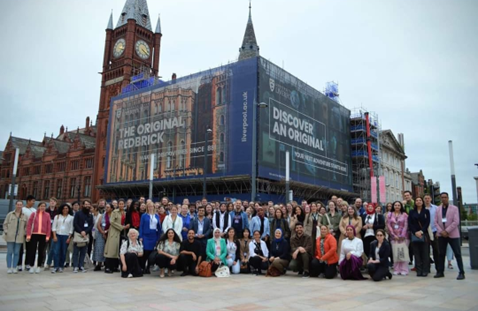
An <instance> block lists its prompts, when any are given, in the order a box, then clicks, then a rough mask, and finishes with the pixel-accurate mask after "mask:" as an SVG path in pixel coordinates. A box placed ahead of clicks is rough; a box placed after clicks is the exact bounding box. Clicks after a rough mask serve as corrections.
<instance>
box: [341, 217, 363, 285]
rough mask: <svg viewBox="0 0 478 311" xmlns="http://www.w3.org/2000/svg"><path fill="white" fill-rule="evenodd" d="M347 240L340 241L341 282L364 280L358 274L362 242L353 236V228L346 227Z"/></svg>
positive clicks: (359, 273) (360, 263)
mask: <svg viewBox="0 0 478 311" xmlns="http://www.w3.org/2000/svg"><path fill="white" fill-rule="evenodd" d="M345 233H346V235H347V238H345V239H344V240H343V241H342V246H341V248H340V249H341V251H340V259H339V271H340V277H341V278H342V279H343V280H366V279H365V278H364V277H363V275H362V273H361V272H360V267H362V263H363V261H362V254H363V242H362V240H360V239H359V238H357V237H356V236H355V234H356V233H355V227H354V226H352V225H348V226H347V227H346V229H345Z"/></svg>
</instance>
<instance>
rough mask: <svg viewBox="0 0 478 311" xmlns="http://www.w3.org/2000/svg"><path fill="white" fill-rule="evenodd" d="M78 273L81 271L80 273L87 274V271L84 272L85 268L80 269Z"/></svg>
mask: <svg viewBox="0 0 478 311" xmlns="http://www.w3.org/2000/svg"><path fill="white" fill-rule="evenodd" d="M80 271H81V272H82V273H86V272H88V270H86V269H85V268H83V267H81V268H80Z"/></svg>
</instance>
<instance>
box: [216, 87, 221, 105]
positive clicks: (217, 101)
mask: <svg viewBox="0 0 478 311" xmlns="http://www.w3.org/2000/svg"><path fill="white" fill-rule="evenodd" d="M221 104H222V88H221V87H218V88H217V89H216V106H219V105H221Z"/></svg>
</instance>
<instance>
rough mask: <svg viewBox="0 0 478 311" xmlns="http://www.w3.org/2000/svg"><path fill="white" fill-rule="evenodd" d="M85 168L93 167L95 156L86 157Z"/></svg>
mask: <svg viewBox="0 0 478 311" xmlns="http://www.w3.org/2000/svg"><path fill="white" fill-rule="evenodd" d="M85 168H93V158H88V159H85Z"/></svg>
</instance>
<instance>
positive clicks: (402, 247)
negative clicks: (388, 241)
mask: <svg viewBox="0 0 478 311" xmlns="http://www.w3.org/2000/svg"><path fill="white" fill-rule="evenodd" d="M392 253H393V261H394V262H408V261H409V260H410V257H409V255H408V246H407V244H406V243H405V242H400V243H392Z"/></svg>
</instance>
